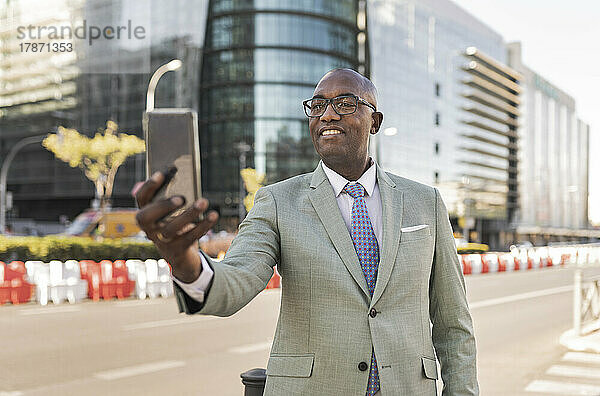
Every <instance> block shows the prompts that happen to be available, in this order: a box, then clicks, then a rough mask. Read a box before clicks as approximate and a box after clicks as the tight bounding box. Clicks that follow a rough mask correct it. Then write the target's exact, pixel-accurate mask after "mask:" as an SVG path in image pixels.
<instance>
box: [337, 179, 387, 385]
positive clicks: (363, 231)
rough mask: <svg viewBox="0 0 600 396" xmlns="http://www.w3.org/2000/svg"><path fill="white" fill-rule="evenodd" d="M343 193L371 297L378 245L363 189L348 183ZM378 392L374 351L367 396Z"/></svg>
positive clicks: (355, 247)
mask: <svg viewBox="0 0 600 396" xmlns="http://www.w3.org/2000/svg"><path fill="white" fill-rule="evenodd" d="M344 191H345V192H347V193H348V194H349V195H350V196H351V197H352V198H354V203H353V204H352V229H351V231H350V235H351V236H352V242H354V249H356V254H357V255H358V261H359V262H360V266H361V267H362V270H363V273H364V274H365V278H366V280H367V287H368V288H369V293H370V294H371V297H373V291H374V290H375V282H376V281H377V267H378V266H379V245H378V244H377V239H376V238H375V232H373V226H372V225H371V220H370V219H369V213H368V212H367V202H366V201H365V188H364V187H363V186H361V185H360V183H354V184H350V183H348V184H346V187H344ZM378 391H379V372H378V370H377V361H376V360H375V351H373V352H372V353H371V371H370V372H369V385H368V387H367V395H369V396H370V395H374V394H375V393H377V392H378Z"/></svg>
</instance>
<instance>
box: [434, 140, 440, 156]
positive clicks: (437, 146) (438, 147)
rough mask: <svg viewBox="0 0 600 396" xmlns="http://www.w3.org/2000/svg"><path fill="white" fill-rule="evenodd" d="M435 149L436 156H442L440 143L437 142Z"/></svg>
mask: <svg viewBox="0 0 600 396" xmlns="http://www.w3.org/2000/svg"><path fill="white" fill-rule="evenodd" d="M434 149H435V154H436V155H439V154H440V143H439V142H435V146H434Z"/></svg>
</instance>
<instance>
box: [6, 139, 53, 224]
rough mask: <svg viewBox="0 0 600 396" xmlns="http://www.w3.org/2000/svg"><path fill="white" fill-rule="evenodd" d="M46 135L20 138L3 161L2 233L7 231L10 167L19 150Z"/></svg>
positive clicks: (39, 140) (37, 141) (38, 141)
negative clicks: (7, 196)
mask: <svg viewBox="0 0 600 396" xmlns="http://www.w3.org/2000/svg"><path fill="white" fill-rule="evenodd" d="M45 137H46V135H37V136H30V137H26V138H25V139H21V140H19V141H18V142H17V144H15V145H14V146H13V147H12V148H11V149H10V151H9V152H8V154H7V155H6V158H5V159H4V161H3V162H2V169H1V170H0V233H2V234H4V233H5V232H6V177H7V175H8V168H9V167H10V164H11V163H12V161H13V159H14V158H15V156H16V155H17V152H18V151H19V150H21V149H22V148H23V147H25V146H27V145H29V144H34V143H40V142H41V141H42V140H44V138H45Z"/></svg>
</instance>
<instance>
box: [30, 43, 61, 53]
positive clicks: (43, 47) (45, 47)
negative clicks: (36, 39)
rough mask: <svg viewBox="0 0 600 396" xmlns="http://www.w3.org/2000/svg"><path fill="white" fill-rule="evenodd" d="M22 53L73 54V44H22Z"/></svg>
mask: <svg viewBox="0 0 600 396" xmlns="http://www.w3.org/2000/svg"><path fill="white" fill-rule="evenodd" d="M19 47H21V52H71V51H73V44H72V43H21V44H19Z"/></svg>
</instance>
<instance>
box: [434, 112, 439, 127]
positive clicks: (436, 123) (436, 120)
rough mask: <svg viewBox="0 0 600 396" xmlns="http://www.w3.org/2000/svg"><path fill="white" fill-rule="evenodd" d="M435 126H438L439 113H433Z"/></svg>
mask: <svg viewBox="0 0 600 396" xmlns="http://www.w3.org/2000/svg"><path fill="white" fill-rule="evenodd" d="M435 126H440V113H438V112H436V113H435Z"/></svg>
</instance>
